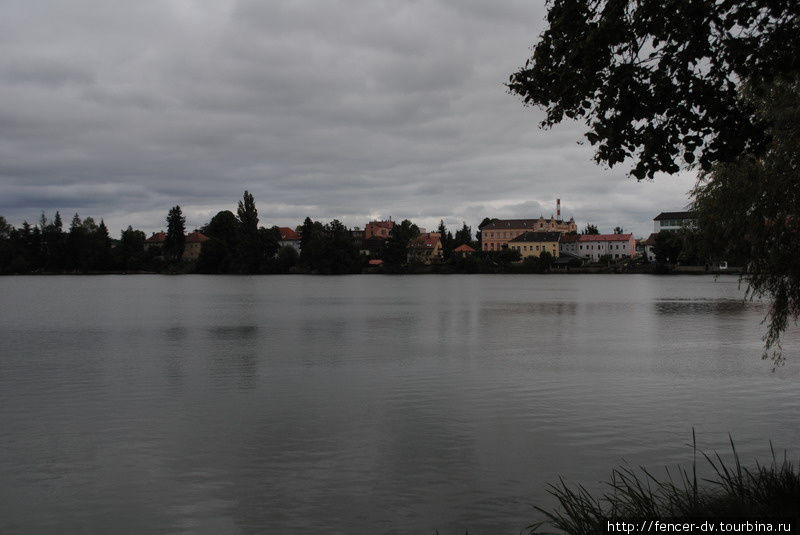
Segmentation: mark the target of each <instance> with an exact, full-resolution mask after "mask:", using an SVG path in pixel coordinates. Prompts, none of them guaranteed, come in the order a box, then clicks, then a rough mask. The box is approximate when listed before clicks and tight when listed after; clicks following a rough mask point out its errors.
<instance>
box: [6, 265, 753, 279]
mask: <svg viewBox="0 0 800 535" xmlns="http://www.w3.org/2000/svg"><path fill="white" fill-rule="evenodd" d="M742 274H743V272H742V271H741V270H740V269H738V268H732V269H727V270H722V271H720V270H708V271H706V270H705V269H704V268H703V266H678V267H677V268H671V269H669V270H667V271H663V272H660V271H655V270H628V271H616V270H614V269H613V268H570V269H569V270H552V271H548V272H545V273H528V272H521V271H503V272H493V273H477V272H476V273H465V272H460V271H458V272H455V271H454V272H447V271H445V272H442V271H435V270H433V269H425V270H419V269H417V270H413V271H406V272H387V271H379V270H364V271H362V272H361V273H340V274H331V273H312V272H295V273H195V272H191V273H169V272H162V273H160V272H157V271H91V272H87V273H76V272H71V271H65V272H57V271H55V272H39V273H4V274H0V277H31V276H37V277H52V276H64V275H74V276H105V275H166V276H180V275H210V276H252V275H258V276H264V277H270V276H275V275H297V276H305V275H322V276H340V275H439V276H447V275H654V276H670V275H715V276H718V275H736V276H740V275H742Z"/></svg>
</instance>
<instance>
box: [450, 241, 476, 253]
mask: <svg viewBox="0 0 800 535" xmlns="http://www.w3.org/2000/svg"><path fill="white" fill-rule="evenodd" d="M453 251H455V252H457V253H474V252H475V249H473V248H472V247H470V246H469V245H467V244H466V243H465V244H463V245H459V246H458V247H456V248H455V249H453Z"/></svg>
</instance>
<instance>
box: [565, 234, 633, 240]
mask: <svg viewBox="0 0 800 535" xmlns="http://www.w3.org/2000/svg"><path fill="white" fill-rule="evenodd" d="M632 237H633V234H581V235H580V239H579V240H578V241H628V240H630V239H631V238H632Z"/></svg>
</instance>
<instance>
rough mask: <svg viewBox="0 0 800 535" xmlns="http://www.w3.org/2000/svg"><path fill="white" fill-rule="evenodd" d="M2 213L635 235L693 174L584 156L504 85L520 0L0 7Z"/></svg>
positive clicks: (539, 22)
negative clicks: (590, 229)
mask: <svg viewBox="0 0 800 535" xmlns="http://www.w3.org/2000/svg"><path fill="white" fill-rule="evenodd" d="M0 11H1V12H2V15H3V16H2V17H0V42H1V43H2V46H3V50H4V54H3V58H2V59H0V215H3V216H5V217H6V218H7V219H8V220H10V221H11V222H13V223H15V224H20V223H21V222H22V220H23V219H28V220H29V221H34V220H36V219H37V218H38V215H39V213H40V212H41V211H42V210H44V211H46V212H47V213H48V214H49V215H52V213H54V212H55V210H61V213H62V216H64V215H71V213H73V212H79V213H80V214H81V215H82V216H89V215H91V216H92V217H94V218H95V219H100V218H105V219H106V222H107V224H108V225H109V228H111V229H112V232H114V233H116V232H117V230H116V229H121V228H124V227H127V225H129V224H131V225H133V226H134V227H137V228H141V229H143V230H146V231H152V230H156V229H158V228H161V227H163V225H164V223H163V219H164V216H165V215H166V212H167V210H168V209H169V207H170V206H173V205H175V204H180V205H181V206H182V207H183V208H184V211H185V213H187V215H188V216H189V221H190V223H192V224H196V225H201V224H203V223H205V222H206V221H207V220H208V218H209V217H210V216H211V215H213V214H214V213H215V212H216V211H217V210H222V209H232V208H233V207H234V206H235V202H236V201H237V200H238V199H239V198H240V197H241V193H242V191H243V190H244V189H248V190H250V191H251V192H252V193H253V194H254V195H255V197H256V202H257V205H258V207H259V211H260V215H261V220H262V223H263V224H280V225H292V226H294V225H296V224H299V223H300V222H301V221H302V219H303V218H305V217H306V216H311V217H312V218H314V219H319V220H322V221H327V220H330V219H333V218H339V219H342V220H343V221H344V222H345V223H346V224H348V225H351V226H352V225H359V226H363V225H364V223H366V221H367V220H368V219H369V218H370V217H373V216H383V217H386V216H392V217H393V218H395V219H402V218H406V217H409V218H412V219H414V220H415V221H416V222H419V223H420V224H421V225H423V226H426V227H429V228H430V227H433V226H435V225H436V224H437V223H438V221H439V219H444V220H445V221H446V222H447V223H448V224H449V225H451V226H453V227H455V226H460V225H461V222H462V221H466V222H467V224H470V225H472V226H473V227H476V226H477V224H478V222H480V220H481V219H483V218H484V217H526V216H528V217H538V216H539V215H545V216H549V215H550V214H551V213H553V212H554V211H555V206H554V203H555V199H556V198H557V197H560V198H561V199H562V203H563V206H564V215H566V216H567V217H569V216H574V217H575V219H576V220H577V221H578V222H579V224H580V225H582V224H584V223H585V222H592V223H595V224H597V225H599V227H600V229H601V230H604V231H610V230H611V227H613V226H616V225H620V226H623V227H625V228H626V229H631V230H633V231H634V232H636V233H637V234H640V235H646V234H647V233H648V232H650V228H651V226H652V223H651V220H652V218H653V217H654V216H655V215H656V214H657V213H658V212H660V211H662V210H673V209H680V208H682V207H683V206H684V205H685V204H686V202H687V199H686V191H687V190H688V189H689V188H690V187H691V185H692V183H693V179H692V177H691V176H690V175H682V176H678V177H661V178H659V179H657V180H656V181H655V182H654V183H647V184H639V183H636V182H635V181H633V180H631V179H629V178H627V177H626V176H625V169H624V168H620V169H616V168H615V169H613V170H608V169H604V168H601V167H598V166H596V165H595V164H594V163H593V162H592V159H591V156H592V151H591V148H590V147H587V146H584V145H579V144H578V141H580V140H581V132H582V128H581V125H580V124H571V125H562V126H560V127H558V128H555V129H553V130H550V131H542V130H539V129H538V128H537V124H538V121H539V120H540V118H541V115H540V114H539V113H538V112H537V111H536V110H532V109H526V108H524V107H523V106H522V105H521V103H520V102H519V100H518V99H517V98H515V97H512V96H510V95H509V94H508V93H507V92H506V90H505V87H504V86H503V82H504V81H505V80H507V78H508V75H509V74H510V73H511V72H512V71H513V70H514V69H516V68H517V67H518V66H519V65H521V64H522V63H524V61H525V59H526V57H527V54H528V53H529V47H530V46H531V45H532V44H533V43H534V42H535V40H536V37H537V35H538V34H539V33H540V32H541V30H542V27H543V19H544V15H545V12H544V8H543V6H542V5H541V4H537V3H531V2H523V1H498V2H492V3H486V2H477V1H468V2H467V1H455V0H449V1H448V0H439V1H430V2H408V3H397V2H354V1H347V2H344V1H338V2H337V1H330V2H303V1H298V0H292V1H286V2H258V1H245V0H243V1H238V2H237V1H221V0H220V1H215V2H199V1H198V2H195V1H191V0H172V1H140V2H122V1H109V0H105V1H99V0H98V1H89V0H82V1H81V0H75V1H71V2H60V1H55V0H53V1H48V0H43V1H40V2H28V1H25V2H23V1H13V0H9V1H6V2H4V3H3V7H2V8H0Z"/></svg>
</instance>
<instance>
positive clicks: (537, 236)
mask: <svg viewBox="0 0 800 535" xmlns="http://www.w3.org/2000/svg"><path fill="white" fill-rule="evenodd" d="M560 240H561V233H560V232H523V233H522V234H520V235H519V236H517V237H516V238H514V239H513V240H510V241H512V242H545V241H560Z"/></svg>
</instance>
